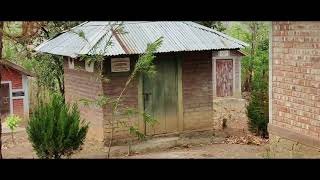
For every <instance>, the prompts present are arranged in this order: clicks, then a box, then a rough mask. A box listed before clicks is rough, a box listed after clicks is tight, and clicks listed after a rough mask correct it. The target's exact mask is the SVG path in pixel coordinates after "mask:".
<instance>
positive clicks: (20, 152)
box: [3, 132, 266, 159]
mask: <svg viewBox="0 0 320 180" xmlns="http://www.w3.org/2000/svg"><path fill="white" fill-rule="evenodd" d="M14 137H15V142H14V143H12V140H11V136H5V137H3V141H4V143H3V157H4V158H7V159H12V158H13V159H20V158H27V159H33V158H37V156H36V154H35V152H33V150H32V146H31V144H30V143H29V141H28V139H27V135H26V133H25V132H20V133H18V134H15V136H14ZM265 152H266V146H265V144H262V145H259V146H257V145H242V144H225V143H223V144H207V145H195V146H184V147H174V148H170V149H167V150H165V151H160V152H149V153H141V154H134V155H131V156H120V157H117V158H129V159H137V158H138V159H179V158H186V159H190V158H192V159H201V158H263V157H264V154H265ZM72 158H90V159H92V158H99V159H100V158H106V149H105V148H101V146H100V145H99V144H98V143H97V142H94V141H87V142H86V143H85V145H84V147H83V149H82V150H81V151H80V152H78V153H77V154H75V155H74V156H73V157H72Z"/></svg>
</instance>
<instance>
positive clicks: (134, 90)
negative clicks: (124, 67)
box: [103, 76, 138, 142]
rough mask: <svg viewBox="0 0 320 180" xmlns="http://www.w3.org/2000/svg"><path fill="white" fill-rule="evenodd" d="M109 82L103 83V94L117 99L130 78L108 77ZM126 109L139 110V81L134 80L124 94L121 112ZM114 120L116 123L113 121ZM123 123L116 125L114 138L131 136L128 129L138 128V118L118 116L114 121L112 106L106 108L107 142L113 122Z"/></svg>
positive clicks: (105, 126)
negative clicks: (133, 126)
mask: <svg viewBox="0 0 320 180" xmlns="http://www.w3.org/2000/svg"><path fill="white" fill-rule="evenodd" d="M107 78H108V80H109V81H108V82H104V83H103V92H104V94H105V95H107V96H108V97H112V98H113V99H116V98H117V97H119V95H120V93H121V91H122V89H123V88H124V87H125V84H126V82H127V80H128V76H115V77H107ZM124 108H132V109H134V110H138V84H137V80H136V79H135V80H133V81H132V82H131V83H130V84H129V86H128V87H127V89H126V91H125V92H124V94H123V96H122V98H121V102H120V103H119V108H118V110H119V112H124V111H123V110H124ZM112 120H114V121H112ZM115 121H116V122H123V123H114V124H113V127H114V128H115V131H114V135H113V136H114V138H115V139H122V138H126V137H128V135H129V131H128V127H129V126H131V125H135V127H137V123H138V119H137V117H136V116H133V117H132V118H130V119H128V117H126V116H124V115H116V116H115V117H114V118H113V119H112V111H111V107H110V105H109V106H107V107H105V108H104V129H105V133H104V135H105V140H106V142H107V141H108V138H109V137H110V133H111V125H110V123H112V122H115Z"/></svg>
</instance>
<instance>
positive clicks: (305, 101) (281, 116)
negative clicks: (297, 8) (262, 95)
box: [269, 22, 320, 140]
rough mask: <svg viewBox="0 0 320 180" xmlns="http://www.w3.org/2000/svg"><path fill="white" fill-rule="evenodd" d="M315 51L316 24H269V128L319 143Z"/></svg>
mask: <svg viewBox="0 0 320 180" xmlns="http://www.w3.org/2000/svg"><path fill="white" fill-rule="evenodd" d="M319 47H320V22H273V23H272V119H271V120H270V121H271V123H270V124H269V125H270V126H276V127H280V128H284V129H287V130H290V132H292V133H296V134H299V135H300V136H304V137H306V138H312V139H314V140H320V138H319V137H320V49H319ZM272 129H273V128H270V133H271V134H272V133H274V132H273V131H272ZM283 132H284V131H283ZM278 133H280V134H281V131H278ZM281 136H286V135H285V134H281Z"/></svg>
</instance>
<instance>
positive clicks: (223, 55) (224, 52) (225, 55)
mask: <svg viewBox="0 0 320 180" xmlns="http://www.w3.org/2000/svg"><path fill="white" fill-rule="evenodd" d="M218 56H219V57H227V56H230V52H229V51H219V52H218Z"/></svg>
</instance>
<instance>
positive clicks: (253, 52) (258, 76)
mask: <svg viewBox="0 0 320 180" xmlns="http://www.w3.org/2000/svg"><path fill="white" fill-rule="evenodd" d="M227 34H229V35H231V36H233V37H235V38H238V39H241V40H243V41H245V42H247V43H249V44H250V47H247V48H245V49H243V51H244V52H245V53H246V54H248V56H246V57H244V58H243V60H242V62H241V67H242V69H241V71H242V89H243V91H246V92H249V93H250V99H249V105H248V106H247V115H248V118H249V128H250V130H251V132H253V133H256V134H257V135H260V136H262V137H267V136H268V132H267V124H268V120H269V113H268V112H269V105H268V82H269V81H268V78H269V77H268V68H269V57H268V56H269V28H268V25H267V23H266V22H257V21H255V22H241V23H233V24H232V26H231V27H230V29H228V30H227Z"/></svg>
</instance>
